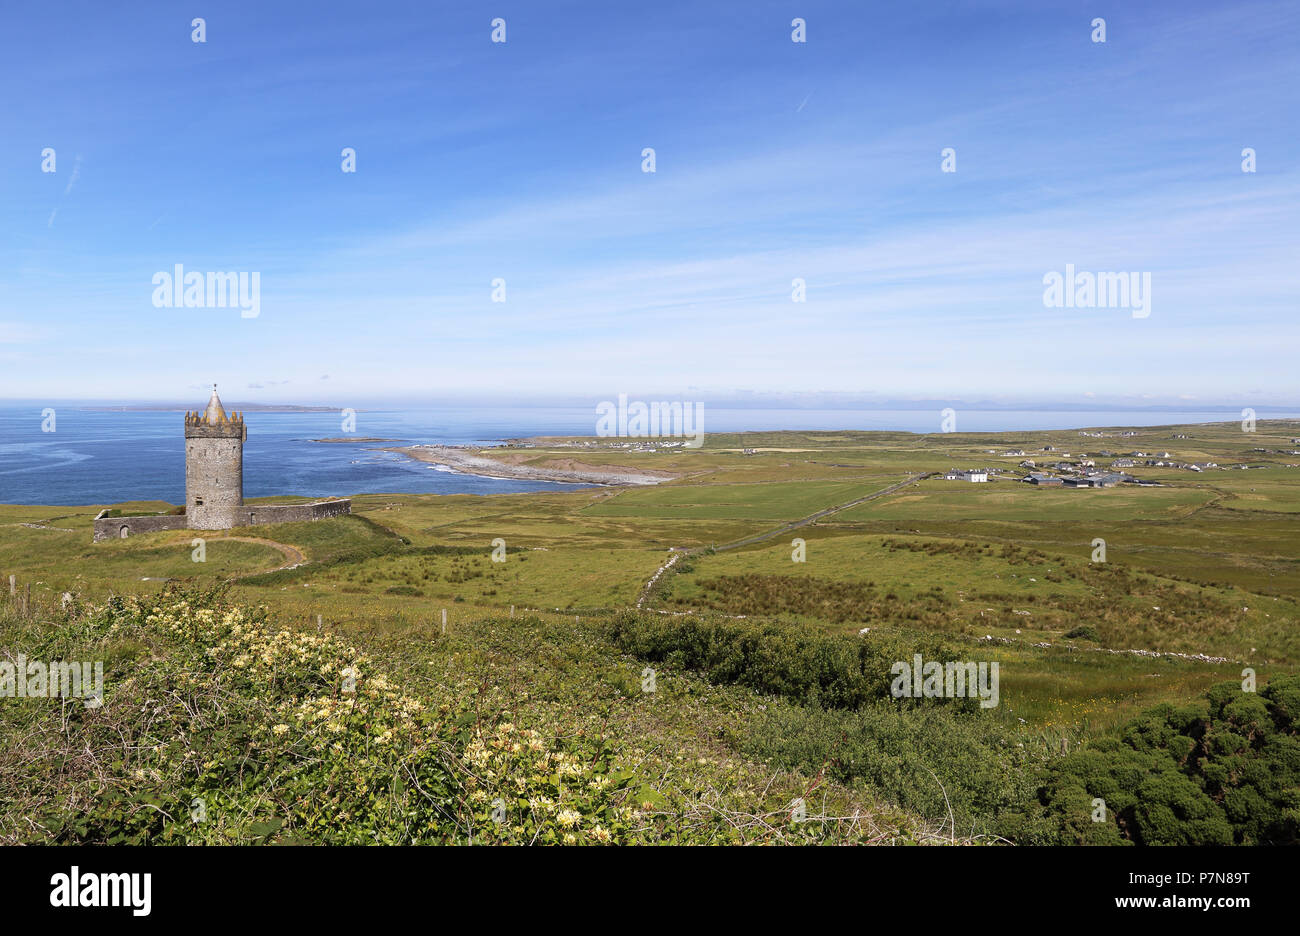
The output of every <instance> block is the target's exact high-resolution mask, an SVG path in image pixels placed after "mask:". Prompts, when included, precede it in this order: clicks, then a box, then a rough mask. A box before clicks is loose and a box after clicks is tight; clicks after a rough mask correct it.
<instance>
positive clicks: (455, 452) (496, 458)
mask: <svg viewBox="0 0 1300 936" xmlns="http://www.w3.org/2000/svg"><path fill="white" fill-rule="evenodd" d="M383 451H385V452H397V453H400V454H402V455H406V456H407V457H409V458H413V459H415V460H417V461H422V462H427V463H428V464H431V465H436V466H442V467H445V468H447V469H448V470H450V471H454V472H457V473H460V474H472V475H480V476H482V477H487V478H505V479H510V480H519V481H560V482H564V483H568V484H601V485H621V486H638V485H649V484H660V483H661V482H664V481H671V480H673V479H674V478H676V477H678V475H677V474H674V473H673V472H671V471H656V470H654V469H652V468H630V467H628V466H626V465H591V464H587V463H585V462H580V461H577V460H575V459H573V458H568V457H564V456H559V457H554V456H551V457H548V456H546V455H544V454H539V453H538V452H536V451H518V450H504V449H490V448H489V449H483V448H469V447H459V446H451V445H409V446H401V447H399V448H388V449H384V450H383ZM488 452H492V453H494V454H493V455H492V456H489V455H488V454H486V453H488Z"/></svg>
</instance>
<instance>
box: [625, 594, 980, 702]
mask: <svg viewBox="0 0 1300 936" xmlns="http://www.w3.org/2000/svg"><path fill="white" fill-rule="evenodd" d="M609 636H610V639H611V640H612V641H613V642H614V644H615V645H616V646H617V647H618V648H619V649H621V650H623V651H624V652H626V653H631V654H633V655H634V656H637V657H640V658H641V659H644V660H648V661H663V662H666V663H669V664H672V665H674V666H680V667H682V668H684V669H688V670H695V671H698V672H700V673H702V674H703V675H704V676H705V677H706V678H707V679H708V680H709V681H710V682H714V683H721V684H736V685H741V686H745V687H746V688H749V689H753V690H755V691H757V692H761V693H768V694H772V695H778V696H783V697H785V698H787V699H791V700H793V701H797V702H803V703H807V704H813V705H820V706H823V707H825V708H840V709H856V708H859V707H861V706H863V705H866V704H867V703H868V702H872V701H875V700H879V699H892V696H891V695H890V691H889V688H890V683H891V682H892V681H893V676H892V675H891V674H890V667H892V666H893V664H894V663H895V662H897V661H899V660H907V661H910V660H911V659H912V655H913V654H915V653H920V654H922V656H924V657H925V658H926V659H929V660H944V659H951V658H953V657H954V656H955V655H956V654H954V653H953V651H951V650H949V649H948V648H947V647H946V646H945V645H944V644H943V643H942V642H941V641H940V640H939V639H938V638H932V637H923V638H918V639H917V640H915V641H911V642H903V641H900V640H898V639H896V638H893V639H891V638H886V637H871V638H864V637H847V636H841V635H835V634H822V633H817V632H814V631H809V630H807V629H805V628H800V627H798V626H796V625H793V624H787V623H783V622H777V621H747V620H727V619H720V618H701V617H699V616H696V615H680V616H676V615H663V614H653V613H644V612H642V613H638V612H634V611H625V612H621V613H619V614H616V615H614V616H613V618H612V619H611V620H610V623H609ZM935 701H939V700H927V702H935ZM894 704H898V705H905V704H907V701H906V700H895V702H894ZM947 704H951V705H954V706H957V707H961V706H966V705H969V704H970V702H969V700H960V699H955V700H951V701H950V702H948V703H947Z"/></svg>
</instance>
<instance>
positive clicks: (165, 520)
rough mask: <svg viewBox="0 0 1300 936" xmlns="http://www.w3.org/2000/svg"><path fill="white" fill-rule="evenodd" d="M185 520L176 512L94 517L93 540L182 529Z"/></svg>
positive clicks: (184, 527) (124, 537)
mask: <svg viewBox="0 0 1300 936" xmlns="http://www.w3.org/2000/svg"><path fill="white" fill-rule="evenodd" d="M186 520H187V518H186V517H184V516H181V515H176V514H163V515H161V516H153V517H96V518H95V542H96V543H100V542H103V541H104V540H110V539H126V538H127V537H128V536H138V535H139V534H141V533H157V532H159V531H161V530H184V529H186V526H185V522H186ZM123 531H125V532H123Z"/></svg>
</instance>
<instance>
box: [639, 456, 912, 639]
mask: <svg viewBox="0 0 1300 936" xmlns="http://www.w3.org/2000/svg"><path fill="white" fill-rule="evenodd" d="M935 474H938V472H935V471H928V472H925V473H923V474H917V475H912V476H911V477H909V478H907V479H905V480H903V481H899V482H898V483H896V484H891V485H890V486H889V487H887V488H882V489H881V490H879V491H875V492H874V493H871V494H867V495H866V496H865V497H858V498H854V499H853V500H851V501H849V502H847V503H844V504H837V505H836V506H834V507H826V508H824V509H823V510H819V511H817V512H816V513H814V514H809V515H808V516H806V517H804V518H803V519H801V520H793V521H791V522H790V523H786V524H783V525H782V526H779V527H777V528H776V529H775V530H768V531H767V532H766V533H757V534H755V535H754V536H747V537H745V538H744V539H740V540H736V541H735V542H734V543H727V544H726V545H725V546H715V547H708V546H697V547H695V548H694V549H681V548H679V547H674V550H675V551H674V553H673V555H672V558H670V559H669V560H668V561H667V562H665V563H664V564H663V565H661V566H660V567H659V568H658V569H657V570H656V571H655V574H654V575H653V576H652V577H651V579H650V581H648V582H646V583H645V585H644V586H643V587H642V589H641V594H640V596H639V597H638V598H637V600H636V607H637V608H638V609H640V610H647V611H654V610H655V609H654V608H646V607H645V602H646V599H647V598H649V597H650V591H651V589H652V588H653V587H654V585H655V583H656V582H657V581H659V579H660V577H661V576H662V575H663V574H664V573H665V572H667V571H668V569H669V568H670V567H671V566H672V565H673V564H674V563H675V562H677V560H678V559H680V558H681V557H682V556H696V555H699V554H701V553H705V552H708V551H709V549H710V548H712V549H713V551H714V552H722V551H723V550H724V549H739V548H740V547H741V546H750V545H752V544H754V543H762V542H764V541H766V540H770V539H773V538H775V537H777V536H780V535H781V534H782V533H789V532H790V531H791V530H797V529H799V528H800V527H806V526H808V525H809V524H810V523H816V522H817V521H818V520H821V519H822V518H824V517H829V516H831V514H836V513H839V512H840V511H841V510H848V509H849V508H850V507H856V506H858V504H865V503H866V502H867V501H870V500H875V499H876V498H877V497H885V496H886V495H888V494H893V493H894V492H895V491H899V490H902V489H903V488H905V487H907V486H908V485H909V484H914V483H915V482H917V481H922V480H924V479H925V478H928V477H930V476H932V475H935ZM657 613H660V614H667V613H682V614H689V613H690V612H664V611H660V612H657ZM728 617H744V615H728Z"/></svg>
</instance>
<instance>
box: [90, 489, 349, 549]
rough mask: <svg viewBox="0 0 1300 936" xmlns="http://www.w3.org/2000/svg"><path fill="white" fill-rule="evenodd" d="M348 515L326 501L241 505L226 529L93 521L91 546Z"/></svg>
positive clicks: (176, 521) (344, 507)
mask: <svg viewBox="0 0 1300 936" xmlns="http://www.w3.org/2000/svg"><path fill="white" fill-rule="evenodd" d="M350 513H352V501H350V500H347V499H343V500H329V501H315V502H313V503H310V504H244V505H243V506H241V507H236V508H234V513H233V515H232V518H231V519H232V521H233V522H232V523H231V524H229V526H226V527H192V526H190V525H189V524H188V522H187V521H188V520H189V518H188V517H187V516H183V515H181V516H177V515H172V514H164V515H162V516H149V517H104V516H99V517H96V518H95V542H96V543H101V542H103V541H104V540H110V539H118V538H123V539H125V537H124V536H123V535H122V530H123V529H125V530H126V536H137V535H139V534H141V533H157V532H159V531H160V530H187V529H189V530H195V529H205V530H209V529H223V530H224V529H230V528H233V527H242V526H254V525H256V526H261V525H262V524H265V523H301V522H303V521H307V520H325V519H327V518H329V517H339V516H342V515H343V514H350Z"/></svg>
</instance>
